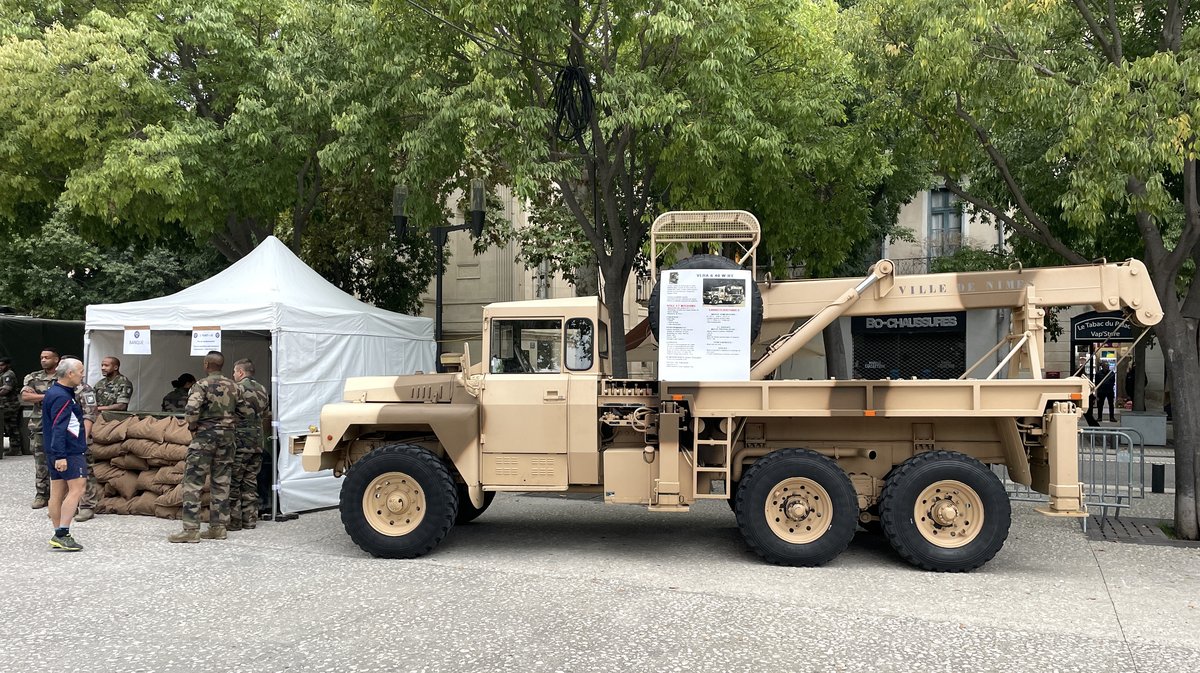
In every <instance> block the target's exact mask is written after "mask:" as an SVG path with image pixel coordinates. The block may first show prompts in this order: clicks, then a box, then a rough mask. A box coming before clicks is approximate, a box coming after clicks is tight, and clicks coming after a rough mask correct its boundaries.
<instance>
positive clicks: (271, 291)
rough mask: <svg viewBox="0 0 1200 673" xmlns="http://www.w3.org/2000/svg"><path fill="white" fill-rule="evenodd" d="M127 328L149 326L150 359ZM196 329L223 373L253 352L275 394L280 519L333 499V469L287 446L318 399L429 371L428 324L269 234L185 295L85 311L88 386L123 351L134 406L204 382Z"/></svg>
mask: <svg viewBox="0 0 1200 673" xmlns="http://www.w3.org/2000/svg"><path fill="white" fill-rule="evenodd" d="M149 271H150V272H153V270H149ZM127 327H129V328H134V327H137V328H142V329H148V330H149V331H150V346H151V354H150V355H123V354H122V352H123V346H124V330H125V328H127ZM197 327H208V328H218V329H219V330H220V331H221V350H222V352H223V353H224V355H225V358H226V360H225V361H226V368H225V373H226V375H227V376H231V375H232V364H233V362H234V361H236V360H238V359H241V358H243V357H249V358H250V359H251V360H253V361H254V362H255V364H256V369H257V373H256V376H255V379H256V380H258V381H259V382H260V383H262V384H263V385H265V386H267V387H268V389H269V390H270V391H271V407H272V409H271V411H272V413H271V418H272V419H273V422H272V433H271V438H270V445H269V446H268V447H267V449H266V450H268V451H270V450H274V452H275V455H276V456H277V460H276V463H275V465H276V468H275V480H276V482H275V483H276V486H275V488H276V490H277V491H278V493H279V502H280V509H281V511H283V512H299V511H304V510H309V509H316V508H320V507H329V506H333V505H336V504H337V501H338V489H339V488H340V480H337V479H335V478H334V477H333V474H332V473H331V472H329V471H325V472H320V473H306V472H304V470H303V468H302V467H301V465H300V459H299V457H298V456H292V455H291V454H290V452H289V451H288V450H287V445H286V444H287V442H286V440H287V438H288V437H290V436H293V435H299V434H305V433H307V432H308V427H309V426H310V425H313V424H315V423H316V422H317V419H318V417H319V416H320V411H321V406H322V405H323V404H326V403H328V402H336V401H339V400H341V397H342V386H343V383H344V381H345V379H346V378H348V377H352V376H376V375H396V374H409V373H413V372H417V371H433V368H434V357H435V350H436V349H435V345H434V341H433V321H432V320H430V319H428V318H416V317H413V316H408V315H403V314H400V313H393V312H390V311H385V310H383V309H380V308H377V307H374V306H371V305H369V304H364V303H362V302H360V301H358V300H356V299H354V298H353V297H351V296H350V295H348V294H346V293H344V292H342V291H341V290H339V289H338V288H336V287H335V286H333V285H332V284H331V283H329V282H328V281H326V280H325V279H324V278H322V277H321V276H320V274H318V273H317V272H315V271H313V270H312V269H310V268H309V267H308V266H307V265H305V264H304V262H302V261H300V259H299V258H298V257H296V256H295V255H294V254H292V251H291V250H289V249H288V248H287V246H285V245H284V244H283V243H282V242H280V241H279V239H277V238H275V237H274V236H271V237H269V238H267V239H266V240H265V241H263V242H262V244H261V245H259V246H258V247H257V248H256V249H255V250H254V251H253V252H251V253H250V254H249V255H247V256H246V257H244V258H242V259H241V260H238V261H237V262H236V263H234V264H233V265H232V266H230V267H229V268H228V269H226V270H225V271H222V272H221V273H219V274H217V275H216V276H213V277H212V278H209V279H208V280H205V281H203V282H201V283H197V284H196V285H193V286H192V287H189V288H187V289H185V290H183V291H181V292H177V293H175V294H173V295H169V296H166V297H159V298H157V299H148V300H146V301H136V302H129V303H125V304H99V305H93V306H88V307H87V319H86V323H85V340H84V343H85V345H84V348H85V351H86V352H85V353H84V356H85V362H86V364H87V370H88V373H87V380H88V381H89V382H95V381H97V380H99V378H100V361H101V360H102V359H103V358H104V357H105V356H108V355H116V356H117V357H119V358H120V359H121V363H122V366H121V371H122V373H123V374H125V375H126V376H128V377H129V378H130V379H131V380H132V382H133V391H134V394H133V400H132V401H131V403H130V406H129V408H130V410H131V411H139V410H141V411H160V410H161V400H162V397H163V395H164V394H166V393H167V392H169V391H170V390H171V384H170V382H171V381H172V380H173V379H175V378H177V377H178V376H179V374H180V373H181V372H190V373H192V374H193V375H194V376H196V378H197V379H199V378H201V377H203V375H204V373H203V366H202V361H203V358H202V357H192V356H191V354H190V351H191V339H192V330H193V329H194V328H197ZM268 363H269V366H264V365H266V364H268Z"/></svg>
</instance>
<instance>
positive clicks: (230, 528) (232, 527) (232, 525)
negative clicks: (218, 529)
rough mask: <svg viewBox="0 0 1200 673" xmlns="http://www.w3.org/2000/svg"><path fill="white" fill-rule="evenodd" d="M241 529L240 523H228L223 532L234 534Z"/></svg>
mask: <svg viewBox="0 0 1200 673" xmlns="http://www.w3.org/2000/svg"><path fill="white" fill-rule="evenodd" d="M241 529H242V522H241V521H230V522H229V525H228V526H226V527H225V530H227V531H229V532H230V533H235V532H237V531H239V530H241Z"/></svg>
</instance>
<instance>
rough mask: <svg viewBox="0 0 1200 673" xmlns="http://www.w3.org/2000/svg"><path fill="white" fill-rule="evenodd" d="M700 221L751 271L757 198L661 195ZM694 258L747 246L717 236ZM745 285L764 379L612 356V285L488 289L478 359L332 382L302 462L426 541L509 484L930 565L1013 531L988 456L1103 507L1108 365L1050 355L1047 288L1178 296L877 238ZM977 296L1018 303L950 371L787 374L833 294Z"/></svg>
mask: <svg viewBox="0 0 1200 673" xmlns="http://www.w3.org/2000/svg"><path fill="white" fill-rule="evenodd" d="M700 240H708V241H715V242H718V243H721V244H723V245H724V246H726V249H727V250H728V249H731V248H732V249H736V250H739V254H738V255H737V256H738V258H739V260H740V266H742V267H744V268H748V269H750V270H752V271H756V270H755V266H756V251H757V247H758V242H759V227H758V222H757V221H756V220H755V219H754V217H753V216H752V215H750V214H749V213H745V212H742V211H716V212H675V213H667V214H665V215H663V216H661V217H660V218H658V220H656V222H655V223H654V225H653V227H652V235H651V248H652V250H653V257H654V259H656V260H657V259H658V257H659V255H660V253H661V251H662V250H663V249H664V248H666V247H670V246H672V245H676V244H680V243H690V242H694V241H700ZM677 266H679V267H686V268H701V267H709V268H711V267H716V268H723V267H737V266H739V264H738V263H737V262H734V261H733V260H729V259H726V258H723V257H716V256H712V255H707V256H701V257H692V258H687V259H684V260H683V261H682V262H681V263H680V264H679V265H677ZM753 277H754V278H758V277H759V276H758V275H757V272H756V275H754V276H753ZM750 285H751V289H752V294H753V295H754V297H753V301H754V305H755V307H756V311H755V316H754V320H755V324H754V326H753V327H754V331H755V332H756V333H757V340H756V343H759V344H763V347H762V352H761V354H759V355H758V356H757V359H756V360H755V361H754V364H753V366H752V368H751V370H750V377H749V380H744V381H721V382H713V381H688V382H675V381H657V380H640V379H617V378H613V377H612V376H611V373H610V367H609V356H610V351H609V348H610V345H609V328H608V325H609V319H608V309H607V308H606V307H605V306H604V305H603V304H602V303H601V302H600V301H599V300H598V299H596V298H571V299H551V300H537V301H516V302H505V303H497V304H491V305H489V306H487V307H486V308H485V309H484V312H483V331H482V334H483V353H482V362H481V363H478V364H475V363H472V361H471V358H470V354H469V350H468V349H464V352H463V353H462V355H461V356H458V355H456V356H453V358H451V359H453V360H454V361H455V362H454V363H453V364H454V366H453V369H455V370H456V371H452V372H450V373H438V374H417V375H412V376H390V377H368V378H356V379H350V380H348V381H347V382H346V386H345V396H344V400H345V401H344V402H341V403H338V404H329V405H326V406H325V407H324V409H323V410H322V412H321V418H320V425H319V426H314V428H313V432H312V434H310V435H308V436H306V437H298V438H295V439H294V440H293V445H292V446H293V448H292V450H293V451H294V452H296V453H302V455H303V459H302V460H303V464H304V467H305V469H307V470H323V469H332V470H334V473H335V474H338V475H344V476H345V480H344V482H343V484H342V490H341V507H340V509H341V518H342V522H343V524H344V525H345V528H346V531H347V532H348V533H349V534H350V537H351V538H352V539H353V540H354V541H355V542H356V543H357V544H358V545H359V546H360V547H361V548H363V549H364V550H366V551H367V552H369V553H371V554H373V555H376V556H381V557H389V558H411V557H415V556H420V555H422V554H425V553H427V552H429V551H430V550H432V549H433V548H434V547H435V546H436V545H437V544H438V542H439V541H441V540H442V538H443V537H444V536H445V535H446V533H447V531H449V530H450V528H451V527H452V526H454V525H455V524H456V523H464V522H466V521H470V520H472V519H474V518H475V517H477V516H479V515H480V514H481V513H482V512H483V511H484V510H485V509H486V508H487V507H488V505H489V504H490V503H491V501H492V498H493V497H494V496H495V494H496V493H501V492H530V491H554V492H573V493H602V494H603V496H604V501H605V502H606V503H614V504H629V505H640V506H643V507H648V508H649V509H650V510H653V511H661V512H686V511H688V509H689V507H690V506H691V505H692V504H693V503H695V502H696V501H698V500H728V501H729V502H730V505H731V507H732V509H733V511H734V513H735V515H736V518H737V523H738V527H739V529H740V531H741V533H742V535H743V537H744V539H745V541H746V544H747V545H748V546H749V547H750V548H752V549H753V550H754V551H755V552H757V553H758V554H759V555H760V556H762V557H763V558H764V559H765V560H767V561H769V562H771V563H779V564H786V565H795V566H811V565H819V564H822V563H825V562H827V561H829V560H830V559H833V558H834V557H836V556H837V555H838V554H839V553H841V552H842V550H844V549H845V548H846V546H847V545H848V544H849V542H850V540H851V538H852V537H853V536H854V534H855V531H856V530H857V524H860V523H861V524H863V525H864V527H866V528H869V529H870V528H877V529H881V530H882V532H883V533H884V534H885V535H886V536H887V539H888V540H889V542H890V543H891V544H892V546H893V547H894V548H895V549H896V551H897V552H898V553H899V554H900V556H901V557H903V558H904V559H905V560H907V561H908V562H910V563H912V564H913V565H915V566H918V567H920V568H924V569H928V570H936V571H965V570H971V569H973V568H976V567H979V566H980V565H982V564H983V563H986V562H987V561H988V560H989V559H991V558H992V557H993V556H994V555H995V554H996V553H997V552H998V551H999V549H1000V547H1001V545H1002V544H1003V543H1004V540H1005V539H1006V537H1007V535H1008V528H1009V523H1010V511H1009V501H1008V498H1007V496H1006V492H1005V489H1004V486H1003V484H1002V483H1001V482H1000V480H999V479H997V477H996V476H995V475H994V474H993V472H992V471H991V470H990V469H989V468H988V465H990V464H1003V465H1006V466H1007V468H1008V473H1009V475H1010V478H1011V479H1013V480H1014V481H1016V482H1019V483H1021V484H1025V485H1028V486H1032V487H1033V488H1034V489H1035V490H1037V491H1039V492H1041V493H1044V494H1046V495H1048V496H1049V503H1048V505H1047V506H1046V507H1044V508H1042V511H1043V513H1045V514H1048V515H1051V516H1066V517H1078V516H1085V515H1086V513H1085V511H1084V508H1083V503H1082V502H1081V491H1082V489H1081V484H1080V481H1079V474H1078V462H1077V453H1076V446H1077V433H1078V423H1079V418H1080V415H1081V413H1082V410H1083V409H1084V408H1085V406H1086V404H1087V399H1088V395H1089V392H1090V387H1091V384H1090V383H1089V381H1088V380H1086V379H1084V378H1078V377H1070V378H1060V379H1046V378H1043V372H1042V368H1043V352H1044V348H1043V347H1044V340H1045V324H1044V318H1045V311H1046V308H1048V307H1054V306H1066V305H1087V306H1093V307H1096V308H1098V309H1104V310H1117V309H1122V310H1125V311H1126V313H1127V315H1128V316H1129V318H1130V319H1131V320H1132V321H1133V322H1135V323H1136V324H1139V325H1143V326H1149V325H1153V324H1155V323H1157V322H1158V321H1159V320H1160V319H1161V307H1160V306H1159V303H1158V300H1157V298H1156V295H1155V293H1154V289H1153V287H1152V286H1151V283H1150V277H1149V275H1148V274H1147V272H1146V268H1145V266H1144V265H1143V264H1142V263H1141V262H1139V261H1136V260H1130V261H1127V262H1123V263H1119V264H1108V263H1098V264H1094V265H1089V266H1072V267H1056V268H1039V269H1013V270H1007V271H993V272H977V273H947V274H922V275H905V276H897V275H896V274H895V272H894V266H893V264H892V263H891V262H890V261H888V260H881V261H879V262H877V263H876V264H875V265H874V266H873V267H872V268H871V270H870V273H869V275H867V276H866V277H865V278H862V279H819V280H797V281H783V282H770V281H769V280H764V281H761V282H757V283H751V284H750ZM656 294H657V293H656ZM656 298H657V297H656ZM719 299H720V300H721V301H725V300H726V297H724V296H722V297H720V298H719ZM759 302H761V308H759V306H760V304H759ZM976 308H1007V309H1010V310H1011V312H1012V321H1011V325H1012V329H1011V334H1009V335H1008V336H1007V338H1005V339H1004V340H1003V341H1001V342H1000V343H999V344H997V345H996V347H995V348H993V349H992V351H991V352H989V353H988V354H987V355H985V356H984V357H983V358H981V359H980V361H979V362H977V363H975V365H974V366H972V367H970V368H968V370H967V371H966V372H965V373H963V375H962V376H961V377H959V378H957V379H953V380H915V379H914V380H780V379H774V380H770V378H771V377H772V375H773V374H774V372H775V371H776V369H777V368H778V367H779V365H780V364H781V363H783V362H784V361H785V360H787V359H788V358H789V357H790V356H791V355H793V354H794V353H796V352H797V351H798V350H799V349H800V348H801V347H802V346H803V345H804V344H805V343H807V341H808V340H810V339H812V338H813V337H814V336H816V335H817V334H819V333H820V332H821V330H822V329H823V328H824V327H825V326H827V325H828V324H830V323H831V322H832V321H833V320H835V319H837V318H838V317H840V316H856V315H871V316H876V315H895V314H913V313H924V312H930V311H951V310H962V309H976ZM656 314H657V310H656V307H655V306H653V305H652V306H651V315H652V316H653V315H656ZM759 320H761V325H760V324H758V321H759ZM794 325H799V326H798V327H796V328H795V329H792V328H793V326H794ZM997 353H1003V357H1002V358H1000V361H999V364H998V365H996V366H994V367H991V366H988V367H985V363H990V362H992V361H994V360H995V359H996V357H997V356H996V354H997ZM443 358H444V359H447V358H446V356H443ZM485 365H486V366H485ZM988 369H990V371H988ZM1002 376H1003V378H1002Z"/></svg>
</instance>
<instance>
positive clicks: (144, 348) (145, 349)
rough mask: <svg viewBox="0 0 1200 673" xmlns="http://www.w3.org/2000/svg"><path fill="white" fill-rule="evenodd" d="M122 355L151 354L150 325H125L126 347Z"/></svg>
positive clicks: (122, 350)
mask: <svg viewBox="0 0 1200 673" xmlns="http://www.w3.org/2000/svg"><path fill="white" fill-rule="evenodd" d="M121 355H150V326H149V325H142V326H139V327H130V326H128V325H126V327H125V347H124V348H122V349H121Z"/></svg>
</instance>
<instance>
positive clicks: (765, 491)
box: [734, 449, 858, 566]
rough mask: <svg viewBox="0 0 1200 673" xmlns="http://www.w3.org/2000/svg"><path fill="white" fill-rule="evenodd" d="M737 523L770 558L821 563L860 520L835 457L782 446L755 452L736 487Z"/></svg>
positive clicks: (750, 542) (839, 547)
mask: <svg viewBox="0 0 1200 673" xmlns="http://www.w3.org/2000/svg"><path fill="white" fill-rule="evenodd" d="M734 511H735V512H736V514H737V523H738V529H739V530H740V531H741V533H742V537H743V538H744V539H745V540H746V544H747V545H749V546H750V548H751V549H753V550H754V552H755V553H757V554H758V555H759V556H761V557H763V559H765V560H767V561H768V562H770V563H775V564H778V565H788V566H819V565H822V564H824V563H827V562H829V561H830V560H832V559H833V558H834V557H836V556H837V555H838V554H840V553H842V552H843V551H845V549H846V547H847V546H848V545H849V544H850V540H851V539H853V538H854V531H855V524H856V522H857V521H858V494H857V492H856V491H855V490H854V484H853V483H851V481H850V476H849V475H847V474H846V472H845V470H843V469H842V468H841V467H840V466H838V464H837V463H836V462H834V461H833V460H832V459H830V458H826V457H825V456H822V455H821V454H819V453H816V452H815V451H808V450H805V449H781V450H779V451H774V452H772V453H768V454H767V455H765V456H763V457H762V458H759V459H758V460H757V461H755V463H754V464H753V465H751V466H750V467H749V468H748V469H747V470H746V472H745V474H743V475H742V478H741V480H740V481H739V483H738V489H737V505H736V506H735V508H734Z"/></svg>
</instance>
